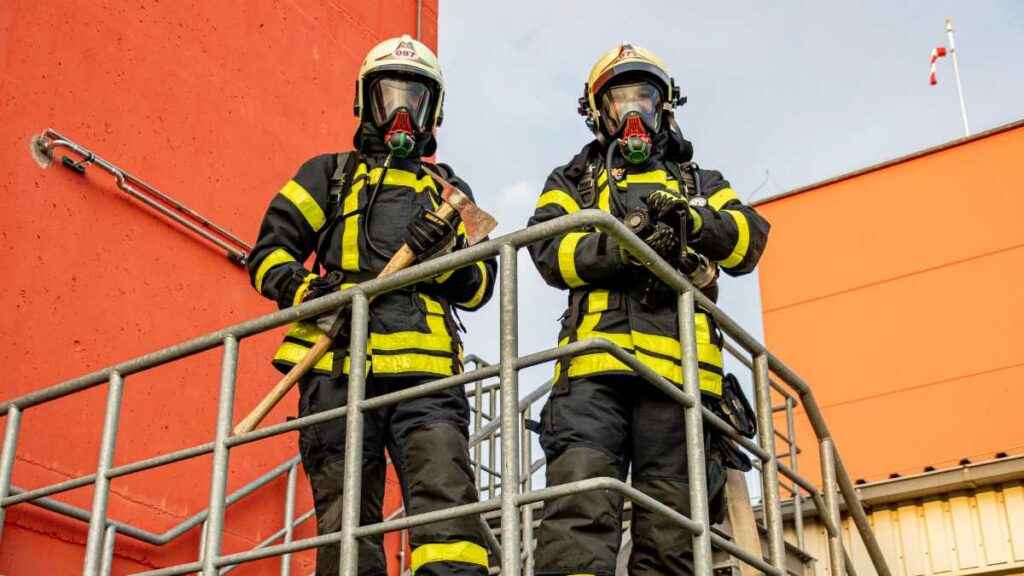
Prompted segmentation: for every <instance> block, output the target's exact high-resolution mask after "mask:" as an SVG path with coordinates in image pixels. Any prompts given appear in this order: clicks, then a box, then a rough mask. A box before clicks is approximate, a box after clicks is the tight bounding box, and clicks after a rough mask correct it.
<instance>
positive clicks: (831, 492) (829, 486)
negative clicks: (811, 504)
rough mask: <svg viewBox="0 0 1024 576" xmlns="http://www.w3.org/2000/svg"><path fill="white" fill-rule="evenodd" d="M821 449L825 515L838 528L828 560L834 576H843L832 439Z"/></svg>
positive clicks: (831, 540) (829, 547)
mask: <svg viewBox="0 0 1024 576" xmlns="http://www.w3.org/2000/svg"><path fill="white" fill-rule="evenodd" d="M819 446H820V448H821V476H822V484H823V485H824V492H825V513H826V514H828V518H829V522H830V523H831V524H832V525H833V526H834V527H835V528H836V533H835V534H830V535H829V538H828V558H829V563H830V564H831V568H832V576H844V574H843V568H844V566H843V535H842V532H841V530H842V523H841V520H840V516H839V496H838V494H837V491H838V490H837V487H836V461H835V452H834V451H833V449H834V445H833V444H832V439H831V438H824V439H822V441H821V442H820V443H819Z"/></svg>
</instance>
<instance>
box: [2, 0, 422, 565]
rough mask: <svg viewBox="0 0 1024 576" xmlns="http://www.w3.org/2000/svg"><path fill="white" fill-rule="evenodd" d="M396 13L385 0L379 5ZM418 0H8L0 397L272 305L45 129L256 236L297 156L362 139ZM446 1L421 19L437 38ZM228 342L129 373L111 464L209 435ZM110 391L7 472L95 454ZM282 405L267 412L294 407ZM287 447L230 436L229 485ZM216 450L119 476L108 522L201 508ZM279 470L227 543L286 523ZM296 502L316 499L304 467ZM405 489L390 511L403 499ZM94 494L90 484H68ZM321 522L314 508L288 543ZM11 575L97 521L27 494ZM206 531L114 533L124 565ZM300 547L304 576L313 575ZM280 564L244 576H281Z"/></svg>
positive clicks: (34, 481) (25, 482) (254, 370)
mask: <svg viewBox="0 0 1024 576" xmlns="http://www.w3.org/2000/svg"><path fill="white" fill-rule="evenodd" d="M385 8H386V9H385ZM415 10H416V2H415V0H403V1H402V2H388V3H378V2H375V1H373V0H360V1H358V2H320V1H316V0H293V1H290V2H275V1H272V0H259V1H253V2H238V1H232V2H200V1H191V2H143V3H126V2H120V1H116V0H99V1H96V2H85V3H83V2H66V1H65V2H61V1H58V2H36V1H30V0H5V1H3V2H0V240H2V241H0V270H2V271H3V275H2V277H3V280H4V289H3V290H0V310H3V312H0V365H2V366H3V367H4V376H3V384H2V388H0V398H2V399H9V398H12V397H16V396H19V395H22V394H25V393H27V392H30V391H32V390H36V389H39V388H43V387H46V386H49V385H52V384H55V383H57V382H59V381H61V380H64V379H67V378H71V377H74V376H77V375H80V374H83V373H85V372H87V371H92V370H95V369H98V368H101V367H103V366H106V365H109V364H112V363H115V362H118V361H122V360H126V359H128V358H130V357H132V356H135V355H138V354H142V353H145V352H150V351H153V350H156V349H158V348H160V347H163V346H166V345H169V344H172V343H174V342H177V341H180V340H183V339H186V338H189V337H193V336H197V335H199V334H202V333H204V332H207V331H210V330H214V329H216V328H220V327H223V326H225V325H228V324H231V323H235V322H239V321H242V320H245V319H248V318H252V317H254V316H257V315H259V314H262V313H266V312H269V311H271V310H272V309H273V308H274V307H273V304H271V303H269V302H267V301H265V300H263V299H261V298H260V297H258V296H257V295H256V294H255V293H254V292H253V290H252V289H251V288H250V287H249V285H248V281H247V278H246V275H245V273H244V272H243V270H241V269H240V268H238V267H235V266H234V265H232V264H230V263H229V262H228V261H227V260H226V259H225V258H224V257H223V256H222V255H221V254H219V253H218V252H217V251H215V250H213V249H210V248H209V247H207V246H205V245H203V244H202V243H200V242H198V241H196V240H195V239H193V238H192V237H190V236H188V235H186V234H184V233H182V232H180V231H179V230H177V229H176V228H175V227H173V226H170V225H168V224H166V223H165V222H163V221H162V220H160V219H159V218H157V217H155V216H153V215H152V214H148V213H146V212H145V211H144V210H142V209H141V208H140V206H139V204H137V203H135V202H133V201H131V200H129V199H127V198H126V196H125V195H124V194H123V193H121V192H120V191H119V190H118V189H117V188H116V187H115V186H114V185H113V180H112V178H111V177H110V176H109V175H107V174H106V173H104V172H102V171H100V170H98V169H96V168H91V169H89V174H88V175H87V176H86V177H84V178H83V177H81V176H78V175H76V174H74V173H72V172H70V171H69V170H66V169H64V168H62V167H61V166H59V163H58V164H57V165H54V166H53V167H51V168H49V169H48V170H45V171H44V170H40V169H39V167H38V166H37V165H36V164H35V163H34V162H33V161H32V159H31V158H30V156H29V154H28V141H29V137H30V136H31V135H32V134H36V133H39V132H41V131H42V130H43V129H44V128H47V127H50V126H52V127H54V128H56V129H57V130H59V131H61V132H63V133H64V134H66V135H67V136H69V137H70V138H72V139H74V140H76V141H78V142H80V143H81V144H83V145H85V146H87V147H89V148H92V149H93V150H95V151H96V152H97V153H98V154H100V155H102V156H104V157H106V158H108V159H110V160H112V161H114V162H115V163H117V164H119V165H121V166H123V167H124V168H126V169H128V170H129V171H132V172H134V173H135V174H137V175H139V176H140V177H142V178H143V179H145V180H148V181H149V182H151V183H153V184H155V185H157V186H158V187H160V188H161V189H162V190H164V191H165V192H167V193H169V194H171V195H173V196H176V197H177V198H179V199H180V200H182V201H184V202H186V203H187V204H189V205H191V206H193V207H194V208H196V209H197V210H199V211H200V212H202V213H203V214H206V215H208V216H210V217H211V218H212V219H213V220H214V221H216V222H218V223H219V224H221V225H224V226H226V227H227V228H229V229H231V230H233V231H235V232H236V233H237V234H239V235H240V236H241V237H243V238H246V239H250V240H251V239H253V238H254V237H255V235H256V231H257V228H258V225H259V219H260V217H261V216H262V212H263V210H264V209H265V207H266V205H267V203H268V202H269V200H270V198H271V197H272V196H273V195H274V194H275V193H276V192H277V190H278V189H279V188H280V186H281V185H282V184H283V183H284V182H285V181H287V179H288V178H290V177H291V175H292V174H293V172H294V170H295V169H296V168H297V167H298V166H299V164H300V163H301V162H302V161H304V160H305V159H307V158H308V157H310V156H312V155H314V154H317V153H321V152H324V151H336V150H341V149H345V148H347V147H349V146H350V145H351V132H352V129H353V127H354V121H353V118H352V113H351V110H352V108H351V106H352V97H353V94H352V87H353V83H354V78H355V74H356V71H357V68H358V65H359V63H360V61H361V59H362V57H363V55H364V54H365V52H366V50H367V49H369V47H370V46H372V45H373V44H374V43H376V42H378V41H380V40H382V39H384V38H385V37H389V36H394V35H398V34H401V33H410V34H412V33H414V31H415ZM436 22H437V2H436V1H431V0H428V1H427V2H424V12H423V30H424V38H425V40H426V41H427V43H428V44H430V45H432V46H436ZM278 340H279V335H278V334H273V335H266V336H263V337H258V338H253V339H251V340H246V341H244V342H242V345H241V364H240V372H239V379H238V394H237V399H236V403H235V406H236V409H235V413H236V420H237V419H238V418H239V417H240V416H241V414H243V413H244V412H245V411H247V410H248V409H249V408H250V407H252V406H253V405H254V404H255V403H256V402H257V400H258V398H260V397H261V396H262V395H263V394H264V393H265V392H266V390H267V389H268V388H269V386H270V385H271V384H272V383H273V382H274V381H276V379H277V373H276V372H275V371H273V369H272V368H271V367H270V365H269V362H268V360H269V357H270V356H271V354H272V352H273V350H274V348H275V346H276V344H277V342H278ZM219 358H220V356H219V353H206V354H203V355H201V356H198V357H195V358H192V359H189V360H187V361H182V362H179V363H177V364H174V365H172V366H169V367H164V368H161V369H159V370H156V371H154V372H153V373H152V374H145V375H140V376H133V377H129V378H128V379H127V381H126V388H125V394H124V409H123V412H122V418H121V420H122V424H121V434H120V436H119V439H118V443H117V450H116V463H117V464H121V463H127V462H130V461H134V460H138V459H141V458H145V457H150V456H153V455H156V454H160V453H163V452H167V451H171V450H174V449H179V448H183V447H187V446H192V445H195V444H199V443H203V442H207V441H209V440H210V439H211V438H212V435H213V428H214V421H215V418H216V392H217V388H218V365H219V361H220V360H219ZM104 395H105V387H100V388H96V389H93V390H90V391H88V392H85V393H81V394H78V395H76V396H74V397H71V398H67V399H64V400H61V401H59V402H55V403H53V404H49V405H46V406H41V407H36V408H31V409H29V410H27V411H26V413H25V414H24V417H23V423H22V433H21V442H20V444H19V447H18V452H17V460H16V466H15V470H14V483H15V484H17V485H19V486H22V487H37V486H42V485H44V484H50V483H53V482H56V481H60V480H64V479H67V478H69V477H75V476H79V475H82V474H86V473H88V472H90V471H91V470H93V469H94V468H95V465H96V458H97V449H98V439H99V436H100V425H101V422H102V415H103V414H102V413H103V405H104ZM295 411H296V408H295V399H294V397H292V398H289V399H287V400H286V401H285V402H283V403H282V404H281V406H280V407H279V408H278V409H277V410H275V411H274V412H273V413H272V415H271V416H270V418H269V419H268V422H281V421H283V420H284V418H285V416H286V415H291V414H294V413H295ZM295 452H296V440H295V437H294V436H287V437H280V438H277V439H275V440H274V441H269V442H261V443H258V444H255V445H252V446H247V447H243V448H240V449H238V450H234V451H232V455H231V474H230V480H229V490H233V489H235V488H237V487H239V486H242V485H243V484H245V483H247V482H249V481H250V480H252V479H253V478H255V477H256V476H258V475H260V474H261V473H262V472H264V471H266V470H267V469H268V468H270V467H273V466H275V465H277V464H278V463H280V462H282V461H284V460H285V459H287V458H288V457H290V456H292V455H293V454H294V453H295ZM209 466H210V459H209V458H200V459H196V460H192V461H188V462H185V463H180V464H176V465H174V466H173V467H170V468H165V469H161V470H158V471H151V472H147V473H144V474H142V475H138V476H130V477H127V478H119V479H117V480H115V481H114V482H113V488H112V494H111V501H110V516H111V517H112V518H115V519H118V520H123V521H127V522H131V523H134V524H136V525H138V526H141V527H143V528H146V529H149V530H153V531H163V530H166V529H167V528H169V527H171V526H173V525H175V524H177V523H178V522H180V521H181V520H182V519H183V518H185V517H188V516H190V515H192V514H194V513H195V512H197V511H199V510H202V509H203V508H205V507H206V505H207V497H208V487H209V481H210V472H209V470H210V469H209ZM283 492H284V479H283V478H281V479H279V480H278V481H277V482H274V483H273V484H272V485H270V486H268V487H265V488H264V489H262V490H261V491H259V492H257V493H256V494H255V495H253V496H251V497H249V498H248V499H246V500H244V501H243V502H241V503H240V504H239V505H237V506H236V507H233V508H232V509H230V510H229V513H228V515H227V527H226V530H225V545H224V549H225V550H226V551H227V552H234V551H239V550H242V549H246V548H249V547H251V546H252V545H253V544H254V543H256V542H259V541H260V540H262V539H264V538H265V537H266V536H267V535H269V534H270V533H272V532H274V531H276V530H277V529H278V528H279V527H280V526H281V525H282V522H283V520H282V518H283V517H282V512H283V510H282V509H283ZM299 494H300V499H299V503H298V511H299V512H303V511H305V510H308V509H309V507H310V499H309V490H308V485H307V484H306V482H305V479H304V478H301V479H300V482H299ZM393 496H394V494H393V493H392V501H391V505H392V506H394V504H395V502H394V497H393ZM60 499H62V500H64V501H67V502H70V503H72V504H75V505H78V506H81V507H88V506H89V504H90V501H91V490H77V491H74V492H71V493H67V494H64V495H62V496H60ZM310 534H312V522H310V523H307V524H306V525H305V526H304V527H303V529H302V530H300V531H299V533H298V534H297V536H299V537H302V536H308V535H310ZM3 536H4V538H3V542H2V544H0V573H2V574H7V575H21V574H72V573H78V572H79V570H80V566H81V562H82V552H83V543H84V540H85V526H84V525H82V524H80V523H77V522H68V521H64V520H59V519H56V518H55V517H53V516H51V515H48V514H43V513H41V512H39V511H37V510H36V509H35V508H32V507H30V506H24V505H22V506H17V507H15V508H12V509H11V510H10V511H9V512H8V515H7V525H6V530H5V532H4V534H3ZM196 549H197V530H193V531H192V532H190V533H188V534H187V535H186V536H184V537H182V538H181V539H179V540H178V541H176V542H175V543H173V544H171V545H169V546H167V547H164V548H154V547H151V546H147V545H143V544H139V543H136V542H134V541H131V540H128V539H126V538H119V539H118V547H117V550H116V563H115V573H116V574H123V573H128V572H133V571H138V570H141V569H145V568H148V567H154V566H164V565H168V564H170V563H177V562H182V561H189V560H191V559H193V558H194V556H195V553H196ZM311 556H312V555H311V553H304V554H300V555H297V556H296V558H295V560H294V569H295V570H296V571H297V572H296V573H302V574H305V573H308V572H309V571H310V570H311V569H312V563H311ZM278 566H279V563H278V560H276V559H274V560H268V561H264V562H261V563H255V564H251V565H248V566H246V567H244V568H242V569H239V570H238V571H237V572H236V573H237V574H271V573H275V574H276V573H277V569H278Z"/></svg>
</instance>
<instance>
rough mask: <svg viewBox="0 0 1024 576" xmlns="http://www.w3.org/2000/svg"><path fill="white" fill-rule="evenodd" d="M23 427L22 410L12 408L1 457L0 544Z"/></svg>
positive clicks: (9, 413)
mask: <svg viewBox="0 0 1024 576" xmlns="http://www.w3.org/2000/svg"><path fill="white" fill-rule="evenodd" d="M20 426H21V409H20V408H18V407H17V406H11V408H10V410H8V411H7V424H6V426H4V448H3V450H4V451H3V454H2V455H0V542H2V541H3V535H4V517H5V516H6V512H7V506H8V504H6V503H5V502H4V500H5V499H6V498H7V494H9V493H10V490H11V473H12V472H14V455H15V453H17V451H18V429H19V428H20Z"/></svg>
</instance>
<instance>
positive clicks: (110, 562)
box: [100, 524, 117, 576]
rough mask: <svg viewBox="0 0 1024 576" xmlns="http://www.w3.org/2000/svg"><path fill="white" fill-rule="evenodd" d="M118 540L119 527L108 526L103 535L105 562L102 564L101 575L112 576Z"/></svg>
mask: <svg viewBox="0 0 1024 576" xmlns="http://www.w3.org/2000/svg"><path fill="white" fill-rule="evenodd" d="M116 539H117V526H114V525H113V524H108V525H107V529H106V530H105V531H104V534H103V561H102V562H101V563H100V574H101V575H102V576H110V571H111V570H112V569H113V567H114V544H115V543H116V542H115V541H116Z"/></svg>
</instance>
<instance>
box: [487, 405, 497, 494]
mask: <svg viewBox="0 0 1024 576" xmlns="http://www.w3.org/2000/svg"><path fill="white" fill-rule="evenodd" d="M487 409H488V410H489V411H490V412H489V415H490V417H491V421H493V420H494V419H495V418H497V417H498V390H495V389H494V388H491V391H490V392H488V396H487ZM497 434H498V431H497V430H494V431H492V432H491V433H490V434H488V435H487V469H488V470H490V472H488V473H487V498H488V499H490V498H494V496H495V494H496V493H497V481H496V476H495V475H494V471H495V470H497V469H498V443H497V439H498V436H497Z"/></svg>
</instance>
